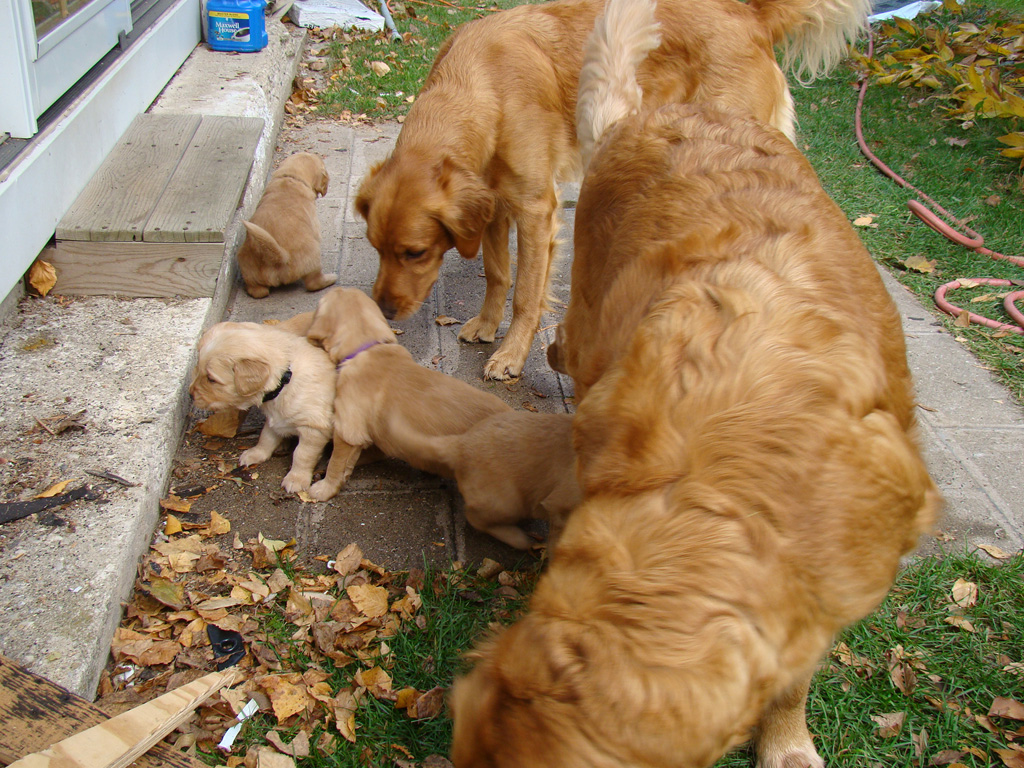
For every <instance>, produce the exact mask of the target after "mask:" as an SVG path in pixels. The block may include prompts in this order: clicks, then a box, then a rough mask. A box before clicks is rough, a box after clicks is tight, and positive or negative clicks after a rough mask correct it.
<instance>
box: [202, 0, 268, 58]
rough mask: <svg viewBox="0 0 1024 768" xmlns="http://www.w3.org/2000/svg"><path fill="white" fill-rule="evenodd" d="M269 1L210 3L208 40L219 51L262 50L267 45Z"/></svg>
mask: <svg viewBox="0 0 1024 768" xmlns="http://www.w3.org/2000/svg"><path fill="white" fill-rule="evenodd" d="M266 7H267V3H266V0H207V3H206V40H207V42H208V43H209V44H210V47H211V48H212V49H213V50H215V51H248V52H252V51H259V50H262V49H263V48H264V47H265V46H266V44H267V25H266V23H265V22H264V20H263V10H264V9H265V8H266Z"/></svg>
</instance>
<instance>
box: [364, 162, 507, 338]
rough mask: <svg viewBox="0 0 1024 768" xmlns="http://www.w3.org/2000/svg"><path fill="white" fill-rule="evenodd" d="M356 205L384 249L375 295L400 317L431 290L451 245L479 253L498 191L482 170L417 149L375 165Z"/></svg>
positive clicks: (409, 312)
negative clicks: (492, 188)
mask: <svg viewBox="0 0 1024 768" xmlns="http://www.w3.org/2000/svg"><path fill="white" fill-rule="evenodd" d="M355 205H356V211H357V212H358V213H359V215H360V216H362V217H363V218H364V219H366V236H367V239H369V241H370V244H371V245H373V247H374V248H375V249H376V250H377V253H378V254H379V255H380V270H379V271H378V273H377V280H376V282H375V283H374V286H373V298H374V299H375V300H376V302H377V303H378V304H379V305H380V308H381V311H382V312H383V313H384V315H385V317H387V318H388V319H399V320H400V319H403V318H406V317H409V316H410V315H412V314H413V313H414V312H416V310H418V309H419V308H420V305H421V304H422V303H423V301H424V299H426V298H427V295H428V294H429V293H430V289H431V287H432V286H433V285H434V282H435V281H436V280H437V275H438V273H439V271H440V269H441V264H442V262H443V261H444V254H445V252H447V251H448V250H449V249H451V248H453V247H454V248H456V249H458V251H459V253H460V254H461V255H462V256H464V257H466V258H467V259H472V258H475V257H476V254H477V251H478V250H479V249H480V241H481V239H482V237H483V230H484V226H485V225H486V224H487V222H489V221H490V220H491V218H492V217H493V215H494V195H493V193H492V192H491V191H490V190H489V189H488V188H487V187H486V186H485V185H484V184H483V183H482V181H481V180H480V179H479V178H478V177H477V176H476V175H475V174H472V173H470V172H469V171H467V170H465V169H463V168H461V167H459V166H458V165H456V164H455V163H454V162H453V161H452V160H450V159H448V158H442V159H440V160H438V159H436V158H430V157H427V156H425V155H424V154H423V153H417V152H414V151H407V152H404V153H403V154H402V155H401V156H397V155H396V156H394V157H392V158H391V159H389V160H387V161H386V162H385V163H383V164H382V165H379V166H377V167H376V168H374V169H373V170H372V171H371V172H370V175H369V176H368V177H367V178H366V179H365V180H364V181H363V183H362V185H361V186H360V188H359V194H358V196H357V197H356V204H355Z"/></svg>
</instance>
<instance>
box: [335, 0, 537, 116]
mask: <svg viewBox="0 0 1024 768" xmlns="http://www.w3.org/2000/svg"><path fill="white" fill-rule="evenodd" d="M523 4H524V3H523V2H522V0H494V1H493V2H486V3H472V2H467V3H465V4H463V2H451V3H448V2H446V0H405V2H404V3H402V2H396V3H392V4H391V5H390V7H391V14H392V17H393V18H394V21H395V26H396V27H397V28H398V31H399V32H400V33H402V35H403V36H404V37H405V42H403V43H398V42H391V41H390V40H389V38H388V36H387V34H386V33H380V34H377V35H355V36H348V35H346V39H345V40H341V41H334V42H331V43H329V45H328V47H329V49H330V54H329V55H330V62H331V68H332V70H333V73H332V74H333V75H335V77H333V78H332V84H331V86H330V87H329V88H328V89H327V90H326V91H325V92H323V93H321V94H320V95H319V96H320V105H319V111H320V112H321V113H322V114H339V113H342V112H349V113H352V114H365V115H367V116H368V117H370V118H372V119H374V120H383V119H388V120H393V119H401V118H402V117H403V116H404V115H405V114H406V113H407V112H408V111H409V107H410V106H411V101H410V97H415V95H416V94H417V93H418V92H419V90H420V87H421V86H422V85H423V81H424V80H425V79H426V77H427V73H428V72H430V66H431V65H432V64H433V63H434V57H435V56H436V55H437V51H438V49H439V48H440V47H441V44H442V43H443V42H444V41H445V40H446V39H447V38H448V37H449V36H451V33H452V32H453V31H454V30H455V28H456V27H457V26H459V25H460V24H464V23H465V22H467V21H472V20H473V19H478V18H481V17H483V16H487V15H490V14H491V13H494V12H495V11H497V10H499V9H500V10H504V9H506V8H512V7H515V6H517V5H523ZM373 62H383V63H384V64H386V65H387V66H388V68H389V70H390V71H388V72H387V74H385V75H383V76H379V75H377V74H375V73H374V71H373V69H371V66H370V65H371V64H372V63H373Z"/></svg>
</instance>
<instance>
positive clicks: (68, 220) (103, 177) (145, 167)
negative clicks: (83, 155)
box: [57, 114, 202, 242]
mask: <svg viewBox="0 0 1024 768" xmlns="http://www.w3.org/2000/svg"><path fill="white" fill-rule="evenodd" d="M201 122H202V117H201V116H200V115H150V114H142V115H139V116H138V117H136V118H135V120H134V121H132V124H131V125H130V126H129V127H128V130H127V131H125V134H124V136H122V137H121V140H120V141H119V142H118V143H117V145H116V146H115V147H114V149H113V150H112V151H111V152H110V154H109V155H107V158H106V159H105V160H104V161H103V163H102V164H101V165H100V167H99V170H97V171H96V173H95V174H94V175H93V177H92V179H91V180H90V181H89V183H88V184H87V185H86V187H85V189H84V190H83V191H82V193H81V194H80V195H79V196H78V199H76V200H75V202H74V204H73V205H72V206H71V208H70V209H69V210H68V212H67V213H66V214H65V215H64V216H63V218H61V220H60V222H59V223H58V225H57V239H58V240H87V241H93V242H103V241H111V240H116V241H133V240H134V241H137V240H142V236H143V231H144V228H145V225H146V221H148V219H149V217H150V214H151V213H152V211H153V208H154V207H155V206H156V204H157V203H158V202H159V200H160V197H161V195H162V194H163V192H164V189H165V188H166V186H167V183H168V181H170V179H171V176H172V174H173V173H174V170H175V169H176V168H177V167H178V164H179V162H180V161H181V157H182V155H184V154H185V150H186V149H188V147H189V142H190V141H191V140H192V137H193V136H194V135H195V133H196V131H197V130H198V128H199V125H200V123H201Z"/></svg>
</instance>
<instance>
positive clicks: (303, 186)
mask: <svg viewBox="0 0 1024 768" xmlns="http://www.w3.org/2000/svg"><path fill="white" fill-rule="evenodd" d="M325 194H327V169H326V168H324V161H323V160H321V159H320V158H319V157H317V156H316V155H314V154H311V153H309V152H299V153H298V154H295V155H292V156H291V157H289V158H287V159H286V160H285V161H284V162H282V163H281V165H280V167H279V168H278V169H277V170H276V171H274V173H273V175H271V177H270V183H269V184H267V188H266V190H265V191H264V193H263V198H262V199H261V200H260V204H259V205H258V206H256V211H255V213H253V215H252V221H243V222H242V223H243V224H244V225H245V228H246V238H245V242H244V243H242V247H241V248H240V249H239V250H238V268H239V270H240V271H241V273H242V280H243V281H245V290H246V291H248V292H249V295H250V296H252V297H253V298H255V299H262V298H263V297H264V296H266V295H267V294H268V293H270V289H271V288H274V287H276V286H278V285H288V284H289V283H294V282H295V281H296V280H302V283H303V285H305V286H306V290H307V291H319V290H320V289H321V288H326V287H327V286H328V285H332V284H333V283H334V282H335V281H336V280H337V279H338V276H337V275H334V274H324V273H323V271H322V270H321V267H320V221H319V219H318V218H317V215H316V199H317V197H319V196H322V195H325Z"/></svg>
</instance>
